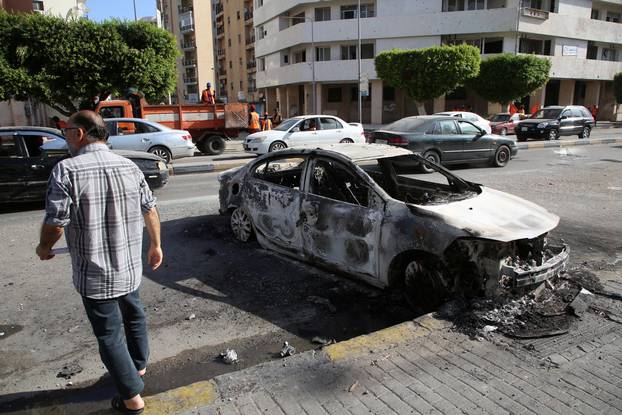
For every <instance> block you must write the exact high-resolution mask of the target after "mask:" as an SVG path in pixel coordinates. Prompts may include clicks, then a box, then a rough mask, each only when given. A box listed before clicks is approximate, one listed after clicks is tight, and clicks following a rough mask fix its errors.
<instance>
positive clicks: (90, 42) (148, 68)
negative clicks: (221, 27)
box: [0, 10, 178, 115]
mask: <svg viewBox="0 0 622 415" xmlns="http://www.w3.org/2000/svg"><path fill="white" fill-rule="evenodd" d="M177 55H178V52H177V48H176V44H175V39H174V38H173V36H172V35H171V34H170V33H168V32H167V31H165V30H163V29H159V28H157V27H155V26H154V25H152V24H149V23H147V22H126V21H117V20H112V21H106V22H103V23H95V22H92V21H90V20H86V19H74V20H63V19H61V18H58V17H52V16H47V15H42V14H39V13H32V14H8V13H6V12H4V11H2V10H0V100H6V99H9V98H15V99H18V100H25V99H27V98H28V97H32V98H35V99H37V100H38V101H40V102H42V103H45V104H48V105H50V106H52V107H53V108H55V109H57V110H58V111H60V112H61V113H63V114H66V115H69V114H71V113H73V112H75V111H76V110H77V105H76V102H78V101H80V100H83V99H88V98H92V97H94V96H99V97H101V98H105V97H106V96H107V95H110V94H123V93H124V92H125V90H126V89H127V88H128V87H130V86H133V87H136V88H138V89H139V90H140V91H141V92H143V93H144V94H145V97H146V98H147V100H155V99H159V98H161V97H162V96H165V95H166V94H168V93H170V92H171V91H173V89H174V87H175V80H176V71H175V59H176V58H177Z"/></svg>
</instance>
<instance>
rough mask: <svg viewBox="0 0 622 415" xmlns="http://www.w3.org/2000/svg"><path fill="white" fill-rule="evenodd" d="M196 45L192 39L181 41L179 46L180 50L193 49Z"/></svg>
mask: <svg viewBox="0 0 622 415" xmlns="http://www.w3.org/2000/svg"><path fill="white" fill-rule="evenodd" d="M196 45H197V44H196V42H195V41H194V40H190V41H188V42H182V44H181V48H182V50H188V49H194V48H195V47H196Z"/></svg>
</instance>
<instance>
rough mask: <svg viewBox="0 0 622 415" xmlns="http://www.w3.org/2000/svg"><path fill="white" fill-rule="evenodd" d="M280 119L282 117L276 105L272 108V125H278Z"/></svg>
mask: <svg viewBox="0 0 622 415" xmlns="http://www.w3.org/2000/svg"><path fill="white" fill-rule="evenodd" d="M282 120H283V117H282V116H281V111H280V110H279V107H276V108H275V109H274V114H272V123H273V124H274V125H279V124H280V123H281V121H282Z"/></svg>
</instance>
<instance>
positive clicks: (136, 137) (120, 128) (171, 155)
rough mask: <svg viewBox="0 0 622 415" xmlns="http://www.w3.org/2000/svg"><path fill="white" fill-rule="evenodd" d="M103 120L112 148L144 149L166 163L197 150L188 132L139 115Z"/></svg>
mask: <svg viewBox="0 0 622 415" xmlns="http://www.w3.org/2000/svg"><path fill="white" fill-rule="evenodd" d="M104 123H105V124H106V128H107V129H108V134H110V135H109V137H108V147H110V148H111V149H113V150H133V151H146V152H149V153H152V154H155V155H156V156H159V157H162V158H163V159H164V161H165V162H166V163H170V162H171V160H173V159H178V158H182V157H192V156H193V155H194V153H195V152H196V151H197V148H196V146H195V144H194V143H193V142H192V136H191V135H190V133H189V132H188V131H184V130H173V129H171V128H168V127H166V126H164V125H161V124H158V123H156V122H151V121H146V120H143V119H140V118H105V119H104ZM62 144H63V143H62V142H58V143H54V144H51V143H50V144H47V146H46V149H48V150H51V149H52V148H51V146H53V145H54V146H57V145H62ZM64 148H66V147H64ZM54 150H58V148H54Z"/></svg>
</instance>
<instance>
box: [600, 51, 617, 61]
mask: <svg viewBox="0 0 622 415" xmlns="http://www.w3.org/2000/svg"><path fill="white" fill-rule="evenodd" d="M600 56H601V58H602V60H604V61H611V62H615V61H616V50H615V49H612V48H603V50H602V52H601V55H600Z"/></svg>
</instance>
